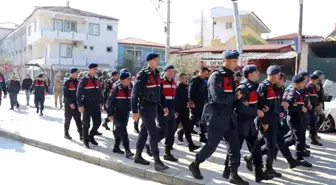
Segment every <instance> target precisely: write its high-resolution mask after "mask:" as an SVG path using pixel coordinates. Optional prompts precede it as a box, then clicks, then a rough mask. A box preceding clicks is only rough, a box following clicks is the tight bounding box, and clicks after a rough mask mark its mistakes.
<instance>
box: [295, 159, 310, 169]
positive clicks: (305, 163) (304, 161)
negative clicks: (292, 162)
mask: <svg viewBox="0 0 336 185" xmlns="http://www.w3.org/2000/svg"><path fill="white" fill-rule="evenodd" d="M296 162H297V163H298V165H300V166H303V167H307V168H311V167H313V165H312V164H311V163H310V162H308V161H306V160H304V158H303V157H298V158H297V159H296Z"/></svg>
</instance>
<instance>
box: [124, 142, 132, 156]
mask: <svg viewBox="0 0 336 185" xmlns="http://www.w3.org/2000/svg"><path fill="white" fill-rule="evenodd" d="M124 148H125V157H126V158H128V159H129V158H131V157H133V156H134V153H132V152H131V150H130V147H129V143H127V144H125V145H124Z"/></svg>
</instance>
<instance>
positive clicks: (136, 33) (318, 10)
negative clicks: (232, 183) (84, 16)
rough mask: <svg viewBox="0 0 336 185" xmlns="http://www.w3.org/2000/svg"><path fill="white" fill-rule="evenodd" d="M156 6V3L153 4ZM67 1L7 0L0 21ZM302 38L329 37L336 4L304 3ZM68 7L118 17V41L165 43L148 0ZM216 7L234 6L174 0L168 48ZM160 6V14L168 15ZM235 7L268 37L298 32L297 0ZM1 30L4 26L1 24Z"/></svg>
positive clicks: (86, 0)
mask: <svg viewBox="0 0 336 185" xmlns="http://www.w3.org/2000/svg"><path fill="white" fill-rule="evenodd" d="M153 1H154V2H155V3H156V4H157V2H158V0H153ZM65 3H66V0H29V1H28V0H10V1H6V3H2V5H1V6H0V22H8V21H10V22H15V23H18V24H20V23H21V22H22V21H23V20H24V19H25V18H26V17H27V16H28V15H29V14H30V13H31V12H32V11H33V10H34V6H53V5H54V6H65ZM304 3H305V6H304V26H303V30H304V33H305V34H311V35H312V34H314V35H321V36H327V35H328V34H329V33H330V32H331V31H332V30H333V29H334V27H335V22H336V11H335V7H336V1H335V0H305V1H304ZM70 6H71V7H74V8H78V9H82V10H87V11H92V12H95V13H99V14H104V15H108V16H112V17H116V18H119V19H120V21H119V32H118V38H119V39H121V38H125V37H136V38H142V39H145V40H150V41H155V42H160V43H165V33H164V24H163V23H162V21H161V19H160V17H159V16H158V14H157V12H156V11H155V8H154V6H153V4H152V0H70ZM215 6H224V7H232V3H231V1H230V0H172V4H171V9H172V11H171V14H172V15H171V22H172V24H171V32H172V33H171V43H172V44H173V45H182V44H185V43H191V44H193V43H196V41H195V34H196V32H199V28H198V27H197V26H196V25H195V23H194V20H196V19H199V18H200V15H201V10H202V9H203V10H204V11H205V12H207V11H209V9H210V8H212V7H215ZM165 8H166V6H165V4H164V3H161V12H162V14H163V15H164V17H165V15H166V9H165ZM239 8H240V9H247V10H252V11H254V12H255V13H256V14H257V15H258V17H259V18H260V19H261V20H262V21H263V22H264V23H265V24H266V25H267V26H268V27H269V28H270V29H271V30H272V33H271V34H270V35H269V36H270V37H272V36H278V35H281V34H287V33H293V32H297V30H298V28H297V24H298V15H299V0H239ZM0 26H4V25H0Z"/></svg>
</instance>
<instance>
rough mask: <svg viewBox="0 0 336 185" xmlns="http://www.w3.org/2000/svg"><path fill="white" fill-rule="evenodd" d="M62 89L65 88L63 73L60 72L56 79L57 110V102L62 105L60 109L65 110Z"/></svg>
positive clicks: (55, 96) (55, 97)
mask: <svg viewBox="0 0 336 185" xmlns="http://www.w3.org/2000/svg"><path fill="white" fill-rule="evenodd" d="M62 87H63V80H62V78H61V71H58V72H57V74H56V75H55V77H54V99H55V107H56V108H57V102H58V101H59V103H60V108H63V101H62V92H63V90H62Z"/></svg>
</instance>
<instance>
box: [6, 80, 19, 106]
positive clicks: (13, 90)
mask: <svg viewBox="0 0 336 185" xmlns="http://www.w3.org/2000/svg"><path fill="white" fill-rule="evenodd" d="M6 85H7V92H8V94H9V99H10V104H11V108H10V109H9V110H14V106H16V108H17V109H18V108H19V107H20V104H19V102H18V100H17V95H18V94H19V92H20V89H21V84H20V81H19V80H18V79H17V77H16V76H15V75H12V76H11V79H10V80H8V81H7V82H6Z"/></svg>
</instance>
